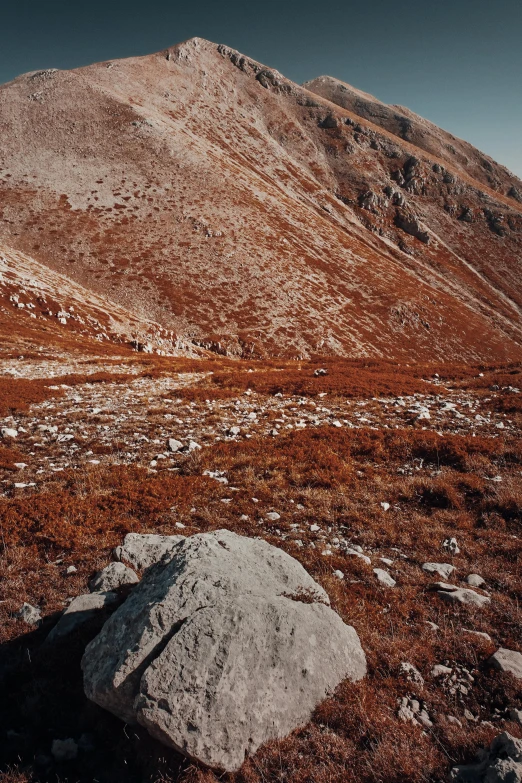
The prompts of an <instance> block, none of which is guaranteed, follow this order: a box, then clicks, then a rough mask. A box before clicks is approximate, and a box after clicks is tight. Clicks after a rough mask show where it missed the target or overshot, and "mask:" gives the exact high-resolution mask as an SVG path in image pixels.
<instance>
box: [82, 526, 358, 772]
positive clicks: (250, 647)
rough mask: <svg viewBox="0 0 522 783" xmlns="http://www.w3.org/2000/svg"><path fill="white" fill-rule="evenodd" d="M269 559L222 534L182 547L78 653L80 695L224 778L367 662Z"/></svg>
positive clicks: (281, 556) (309, 584)
mask: <svg viewBox="0 0 522 783" xmlns="http://www.w3.org/2000/svg"><path fill="white" fill-rule="evenodd" d="M328 604H329V599H328V596H327V594H326V593H325V591H324V590H323V589H322V588H321V587H320V585H318V584H317V583H316V582H315V581H314V580H313V579H312V577H311V576H310V575H309V574H308V573H307V572H306V571H305V569H304V568H303V567H302V566H301V565H300V563H298V562H297V560H294V558H292V557H290V555H287V554H286V553H285V552H283V551H282V550H280V549H277V548H276V547H273V546H271V545H270V544H267V543H266V542H264V541H262V540H258V539H251V538H245V537H242V536H238V535H236V534H235V533H231V532H229V531H227V530H218V531H214V532H212V533H205V534H200V535H195V536H191V537H189V538H185V539H183V540H182V542H180V544H179V545H178V546H177V547H176V549H175V550H174V552H173V555H172V558H171V559H170V560H167V562H165V561H163V562H162V563H158V564H157V565H156V566H154V567H152V568H150V569H149V570H148V571H147V572H146V574H145V575H144V577H143V579H142V581H141V583H140V584H139V585H138V586H137V587H135V588H134V590H133V591H132V593H131V594H130V596H129V597H128V598H127V600H126V601H125V603H124V604H123V605H122V606H120V607H119V609H117V611H116V612H115V613H114V614H113V615H112V617H111V618H110V619H109V620H108V621H107V622H106V624H105V625H104V627H103V629H102V631H101V633H100V634H99V635H98V636H97V637H96V638H95V639H94V640H93V641H92V642H91V643H90V644H89V645H88V646H87V648H86V651H85V654H84V657H83V660H82V668H83V672H84V687H85V692H86V694H87V696H88V697H89V698H90V699H92V700H93V701H94V702H96V703H97V704H99V705H100V706H102V707H104V708H106V709H107V710H109V711H110V712H112V713H114V714H115V715H117V716H118V717H120V718H121V719H122V720H125V721H127V722H129V723H136V722H138V723H140V724H141V725H143V726H145V727H146V728H147V729H148V731H149V733H150V734H151V735H152V736H153V737H156V738H157V739H158V740H160V741H161V742H163V743H164V744H166V745H169V746H170V747H173V748H175V749H176V750H178V751H180V752H181V753H183V754H185V755H186V756H189V757H190V758H193V759H196V760H198V761H200V762H202V763H204V764H206V765H208V766H210V767H214V768H221V769H225V770H229V771H232V770H235V769H237V768H238V767H240V766H241V764H242V763H243V761H244V759H245V756H246V755H248V754H251V753H254V752H255V751H256V749H257V748H258V747H259V746H260V745H261V744H262V743H264V742H266V741H267V740H270V739H273V738H280V737H284V736H285V735H287V734H288V733H290V732H291V731H292V730H293V729H295V728H296V727H298V726H301V725H303V724H305V723H307V722H308V720H309V719H310V717H311V714H312V712H313V710H314V708H315V707H316V706H317V705H318V704H319V702H320V701H321V700H322V699H324V697H325V696H326V695H327V694H328V693H329V692H331V691H333V690H334V688H335V687H336V686H337V685H338V684H339V683H340V682H341V681H342V680H344V679H346V678H348V679H350V680H352V681H355V680H359V679H361V678H362V677H364V675H365V673H366V658H365V655H364V652H363V650H362V648H361V645H360V642H359V638H358V636H357V634H356V632H355V630H354V629H353V628H352V627H350V626H348V625H345V624H344V623H343V621H342V620H341V618H340V617H339V615H338V614H336V613H335V612H334V611H333V610H332V609H330V607H329V606H328Z"/></svg>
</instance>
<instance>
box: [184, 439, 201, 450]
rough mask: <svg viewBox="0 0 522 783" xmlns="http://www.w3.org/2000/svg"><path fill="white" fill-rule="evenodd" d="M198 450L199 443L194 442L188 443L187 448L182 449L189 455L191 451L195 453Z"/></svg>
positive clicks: (199, 447)
mask: <svg viewBox="0 0 522 783" xmlns="http://www.w3.org/2000/svg"><path fill="white" fill-rule="evenodd" d="M198 449H201V446H200V445H199V443H196V441H195V440H191V441H189V444H188V446H185V447H184V451H188V452H189V453H190V452H192V451H197V450H198Z"/></svg>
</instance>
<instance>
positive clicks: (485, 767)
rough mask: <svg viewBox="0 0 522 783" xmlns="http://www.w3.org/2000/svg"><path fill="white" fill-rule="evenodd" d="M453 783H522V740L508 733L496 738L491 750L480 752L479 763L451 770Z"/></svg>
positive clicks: (478, 755) (505, 732) (462, 765)
mask: <svg viewBox="0 0 522 783" xmlns="http://www.w3.org/2000/svg"><path fill="white" fill-rule="evenodd" d="M451 780H452V781H453V783H521V781H522V740H520V739H516V738H515V737H513V736H511V734H508V732H507V731H504V732H502V734H499V735H498V737H495V739H494V740H493V742H492V743H491V746H490V748H489V750H480V751H479V752H478V754H477V763H475V764H461V765H459V766H458V767H454V768H453V769H452V770H451Z"/></svg>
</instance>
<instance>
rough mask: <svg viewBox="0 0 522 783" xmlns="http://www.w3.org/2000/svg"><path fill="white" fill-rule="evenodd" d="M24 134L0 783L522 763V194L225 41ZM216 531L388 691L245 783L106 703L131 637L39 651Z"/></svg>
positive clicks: (56, 93)
mask: <svg viewBox="0 0 522 783" xmlns="http://www.w3.org/2000/svg"><path fill="white" fill-rule="evenodd" d="M0 134H1V138H2V144H1V146H0V427H1V428H7V429H8V430H12V431H13V432H14V433H16V434H14V435H13V433H11V434H10V435H6V436H5V437H4V438H2V439H0V704H1V705H2V709H1V710H0V780H2V781H4V780H5V781H6V783H37V782H38V783H50V782H51V781H53V782H54V781H57V780H58V781H61V783H93V781H98V783H120V782H121V783H216V782H217V781H218V780H219V781H225V783H281V782H282V781H285V782H286V783H443V782H444V783H446V782H447V781H448V780H449V771H450V769H451V768H452V767H453V766H454V765H455V764H457V763H461V762H469V761H471V760H472V758H473V756H474V754H475V752H476V751H477V749H479V748H481V747H484V746H486V745H488V744H489V742H490V741H491V740H492V738H493V737H494V736H496V735H498V734H499V733H500V732H502V731H509V732H510V734H512V735H513V736H515V737H519V738H520V737H522V724H521V722H520V720H521V715H522V680H520V679H517V678H516V677H515V676H513V675H512V674H509V673H506V672H500V671H497V670H495V669H493V668H492V667H491V665H490V663H489V658H490V656H491V654H492V653H494V652H495V650H497V649H498V648H499V647H504V648H508V649H510V650H515V651H522V614H521V612H522V610H521V607H522V578H521V573H522V571H521V562H522V530H521V525H522V447H521V442H522V441H521V427H522V319H521V306H522V274H521V271H522V270H521V262H522V203H521V200H520V199H521V198H522V196H521V195H520V194H521V193H522V183H521V182H520V181H518V180H517V179H516V178H515V177H514V176H513V175H511V174H510V173H509V172H508V171H506V170H505V169H504V168H502V167H501V166H499V165H498V164H496V163H495V162H494V161H492V160H490V159H489V158H487V157H486V156H484V155H482V153H479V152H478V151H477V150H475V149H473V148H472V147H471V146H470V145H468V144H466V143H465V142H463V141H460V140H458V139H454V138H453V137H451V136H450V135H449V134H447V133H446V132H444V131H442V130H440V129H439V128H436V127H435V126H433V125H432V124H431V123H428V122H426V121H425V120H423V119H421V118H420V117H417V116H416V115H414V114H412V113H411V112H409V111H408V110H406V109H404V108H402V107H388V106H386V105H384V104H382V103H380V102H379V101H377V100H376V99H374V98H372V97H371V96H368V95H366V94H364V93H361V92H359V91H357V90H355V89H354V88H351V87H349V86H348V85H345V84H343V83H341V82H339V81H336V80H335V79H332V78H330V77H321V78H319V79H316V80H314V81H313V82H310V83H309V84H307V85H306V86H305V87H300V86H298V85H296V84H294V83H292V82H290V81H288V80H287V79H285V78H284V77H283V76H281V75H280V74H278V73H277V72H275V71H274V70H272V69H269V68H266V67H264V66H261V65H259V64H258V63H255V62H253V61H252V60H250V59H248V58H247V57H243V56H242V55H240V54H238V53H237V52H234V51H232V50H230V49H228V48H226V47H222V46H216V45H214V44H211V43H209V42H207V41H203V40H201V39H193V40H191V41H188V42H186V43H184V44H180V45H178V46H176V47H173V48H172V49H169V50H168V51H167V52H161V53H159V54H155V55H151V56H149V57H142V58H134V59H129V60H123V61H113V62H106V63H101V64H97V65H93V66H90V67H88V68H82V69H79V70H76V71H69V72H60V71H44V72H39V73H36V74H29V75H25V76H21V77H19V78H18V79H16V80H15V81H14V82H11V83H10V84H7V85H3V86H1V87H0ZM318 370H324V371H325V374H319V375H317V374H316V371H318ZM232 428H234V429H232ZM236 428H237V429H236ZM169 438H176V439H178V440H179V441H180V442H182V443H183V444H189V443H190V442H191V441H192V442H194V443H197V444H198V445H199V446H200V447H201V448H199V449H198V448H195V449H193V450H192V451H190V452H188V453H181V452H175V453H174V452H172V451H171V450H170V449H169V447H168V441H169ZM270 512H277V514H278V515H279V518H278V519H275V520H274V519H273V518H270V517H268V516H267V514H269V513H270ZM220 528H228V529H230V530H233V531H235V532H237V533H240V534H242V535H246V536H262V537H263V538H264V539H265V540H267V541H269V542H270V543H272V544H274V545H275V546H278V547H281V548H283V549H284V550H285V551H286V552H288V553H289V554H291V555H292V556H293V557H295V558H297V559H298V560H299V561H300V562H301V563H302V564H303V565H304V566H305V568H306V569H307V570H308V571H309V572H310V574H312V576H313V577H314V579H316V580H317V581H318V582H319V583H320V584H321V585H322V586H323V587H324V588H325V589H326V591H327V592H328V594H329V596H330V598H331V602H332V606H333V608H334V609H335V610H336V611H337V612H338V613H339V614H340V615H341V617H342V619H343V620H344V621H345V622H346V623H349V624H350V625H353V627H354V628H355V629H356V631H357V633H358V635H359V637H360V640H361V644H362V646H363V649H364V651H365V653H366V656H367V659H368V674H367V676H366V677H365V678H364V679H363V680H362V681H361V682H359V683H357V684H351V683H343V684H341V686H340V687H339V688H338V689H337V690H336V691H335V693H334V694H332V696H331V697H330V698H328V699H327V700H326V701H325V702H323V703H322V704H321V705H320V706H319V707H318V708H317V710H316V712H315V713H314V716H313V718H312V720H311V721H310V723H309V724H307V725H306V726H303V727H301V728H299V729H298V730H296V731H295V732H293V733H292V734H291V735H290V736H289V737H287V738H286V739H284V740H281V741H274V742H270V743H268V744H266V745H265V746H263V747H262V748H261V749H260V750H259V751H258V752H257V753H256V754H255V756H253V757H252V758H250V759H247V760H246V761H245V763H244V765H243V766H242V768H241V769H240V770H239V771H238V772H236V773H230V774H220V773H219V772H215V771H211V770H208V769H206V768H204V767H203V766H200V765H198V764H196V763H193V762H190V761H188V760H187V759H185V758H183V757H181V756H179V755H178V754H177V753H175V752H174V751H171V750H169V749H168V748H166V747H165V746H163V745H161V744H159V743H158V742H156V741H155V740H153V739H151V737H150V736H149V735H148V734H147V732H146V731H145V730H144V729H142V728H140V727H136V726H127V725H125V724H124V723H123V722H120V721H119V720H118V719H116V718H115V717H113V716H112V715H110V714H109V713H107V712H105V711H104V710H102V709H101V708H98V707H97V706H96V705H94V704H93V703H92V702H89V701H88V700H87V699H86V697H85V696H84V693H83V687H82V677H81V671H80V659H81V655H82V652H83V650H84V648H85V645H86V643H87V642H88V641H89V640H90V639H92V638H93V637H94V635H95V634H96V633H97V631H98V629H99V627H100V623H101V622H103V618H100V617H97V618H94V619H93V621H92V623H91V624H90V625H89V624H88V625H86V626H84V627H81V628H79V629H78V630H77V631H76V632H75V633H73V634H71V635H70V636H69V637H67V638H65V639H63V640H62V641H61V642H59V643H57V644H55V645H46V644H45V643H44V642H45V639H46V637H47V635H48V633H49V631H50V630H51V628H53V626H54V625H55V623H56V621H57V619H58V617H59V616H60V613H61V612H62V611H63V610H64V608H65V607H66V606H67V605H68V603H69V602H70V600H71V599H72V598H73V597H75V596H78V595H80V594H83V593H87V592H88V590H89V588H88V582H89V579H90V578H91V577H92V575H93V573H94V572H95V571H97V570H98V569H100V568H102V567H104V566H106V565H107V564H108V563H109V562H110V561H111V558H112V551H113V548H114V547H115V546H117V545H119V544H121V542H122V539H123V537H124V535H125V534H126V533H128V532H130V531H134V532H140V533H144V532H154V533H162V534H169V535H170V534H176V535H179V534H182V535H192V534H194V533H199V532H205V531H209V530H217V529H220ZM452 538H454V539H456V542H457V544H458V546H457V549H458V551H456V550H455V548H453V549H452V548H451V547H450V546H449V544H448V541H450V540H451V539H452ZM357 553H358V554H357ZM358 555H359V556H358ZM360 555H363V556H364V557H360ZM426 562H438V563H447V564H450V565H452V566H453V567H454V569H455V570H454V571H453V573H452V574H451V576H450V577H449V578H448V579H447V580H444V581H448V582H451V583H452V584H455V585H457V586H459V587H463V588H468V587H469V585H468V584H467V582H466V581H465V580H466V577H467V576H468V575H469V574H473V573H475V574H479V575H480V576H481V577H482V578H483V579H484V580H485V581H484V584H483V585H482V586H481V587H477V588H476V589H475V588H474V589H475V592H476V593H477V595H480V596H483V597H487V598H489V599H490V603H487V604H485V606H483V607H478V606H474V605H464V604H451V603H446V602H444V601H443V600H441V598H440V597H439V595H438V594H437V592H436V591H434V590H433V589H432V585H433V583H435V582H437V581H438V580H440V579H441V577H440V576H438V575H436V574H435V575H434V574H430V573H427V572H426V571H425V570H423V568H422V565H423V564H425V563H426ZM374 568H380V569H384V570H385V571H386V572H387V573H388V574H389V576H391V577H392V579H393V580H394V581H395V586H393V587H391V586H386V585H384V584H382V583H381V582H380V581H379V580H378V579H377V578H376V574H375V572H374ZM339 574H341V575H342V577H340V576H339ZM24 602H27V603H28V604H30V605H31V606H33V607H35V608H37V609H38V611H39V612H40V614H41V621H40V622H38V623H36V624H34V625H29V624H27V623H25V622H24V620H23V619H21V618H20V617H19V616H18V612H19V610H20V608H21V606H22V604H23V603H24ZM440 664H442V665H444V666H447V667H448V670H451V671H450V672H446V673H443V674H440V673H436V672H435V673H434V667H435V666H437V665H440ZM411 667H415V668H414V669H412V668H411ZM416 701H417V702H418V703H419V709H420V710H422V711H423V712H422V715H423V721H424V722H422V721H421V720H420V719H419V716H420V714H421V713H420V712H411V709H412V706H413V705H414V703H415V702H416ZM408 711H409V712H408ZM408 714H411V718H413V719H411V718H408ZM415 715H417V718H415ZM424 716H426V717H427V722H426V717H424ZM517 716H518V717H517ZM57 739H58V740H66V739H72V740H74V742H75V743H76V746H77V756H76V758H73V759H71V760H59V759H57V758H56V757H55V756H54V755H53V752H52V747H53V742H54V741H55V740H57Z"/></svg>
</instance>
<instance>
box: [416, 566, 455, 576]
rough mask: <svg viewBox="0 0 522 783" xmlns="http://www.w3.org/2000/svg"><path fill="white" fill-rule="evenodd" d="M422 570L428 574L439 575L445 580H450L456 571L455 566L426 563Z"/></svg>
mask: <svg viewBox="0 0 522 783" xmlns="http://www.w3.org/2000/svg"><path fill="white" fill-rule="evenodd" d="M422 570H423V571H426V573H428V574H438V575H439V576H442V578H443V579H448V577H450V576H451V574H452V573H453V571H454V570H455V566H452V565H451V564H450V563H424V564H423V566H422Z"/></svg>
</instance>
